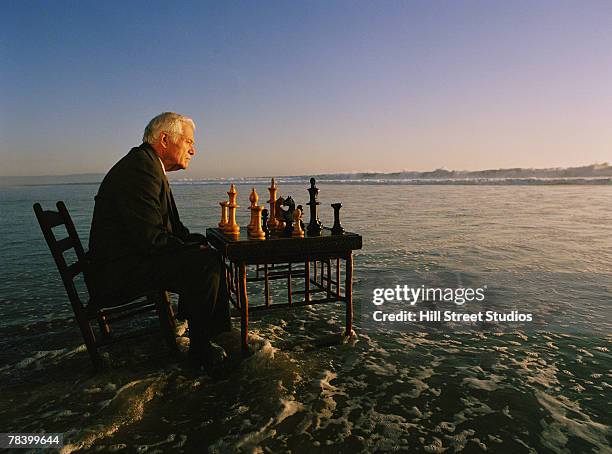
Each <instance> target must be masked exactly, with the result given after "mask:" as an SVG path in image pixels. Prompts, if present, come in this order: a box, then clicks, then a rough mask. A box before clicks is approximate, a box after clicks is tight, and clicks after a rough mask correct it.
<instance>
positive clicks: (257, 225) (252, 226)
mask: <svg viewBox="0 0 612 454" xmlns="http://www.w3.org/2000/svg"><path fill="white" fill-rule="evenodd" d="M249 200H250V201H251V206H250V207H249V210H251V222H250V223H249V225H248V227H247V232H248V235H249V238H251V239H259V240H263V239H264V238H265V237H266V234H265V232H264V231H263V230H262V229H261V210H263V207H262V206H260V205H257V201H258V200H259V196H258V195H257V191H255V188H253V189H252V190H251V195H250V196H249Z"/></svg>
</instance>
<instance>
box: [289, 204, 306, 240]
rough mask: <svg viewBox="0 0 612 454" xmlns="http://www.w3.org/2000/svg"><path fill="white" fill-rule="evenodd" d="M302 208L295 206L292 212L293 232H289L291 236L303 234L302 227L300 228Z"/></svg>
mask: <svg viewBox="0 0 612 454" xmlns="http://www.w3.org/2000/svg"><path fill="white" fill-rule="evenodd" d="M301 221H302V210H301V209H300V208H296V209H295V211H294V212H293V232H291V236H293V237H302V236H304V229H302V222H301Z"/></svg>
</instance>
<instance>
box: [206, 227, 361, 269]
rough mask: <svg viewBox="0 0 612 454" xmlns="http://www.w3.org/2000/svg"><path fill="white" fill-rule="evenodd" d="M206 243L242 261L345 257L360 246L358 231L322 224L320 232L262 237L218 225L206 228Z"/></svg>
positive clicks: (266, 261) (291, 260) (295, 260)
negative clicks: (336, 232) (340, 231)
mask: <svg viewBox="0 0 612 454" xmlns="http://www.w3.org/2000/svg"><path fill="white" fill-rule="evenodd" d="M206 237H207V238H208V241H209V243H210V244H211V245H212V246H213V247H214V248H215V249H217V250H219V251H220V252H221V253H222V254H223V255H224V256H225V257H227V258H229V259H230V260H235V261H244V262H246V263H273V262H278V263H282V262H297V261H300V260H306V259H307V258H312V259H315V258H324V257H345V256H347V255H349V254H350V253H351V252H352V251H353V250H355V249H361V247H362V238H361V235H358V234H356V233H351V232H344V233H343V234H341V235H333V234H332V233H331V230H330V229H328V228H324V229H323V231H322V232H321V235H318V236H308V234H306V235H305V236H304V237H289V236H281V235H279V234H276V233H273V234H272V235H271V236H270V238H266V239H263V240H257V239H250V238H249V237H248V235H247V230H246V227H243V228H241V229H240V235H239V236H237V237H236V236H230V235H226V234H224V233H223V232H222V231H221V230H220V229H218V228H209V229H206Z"/></svg>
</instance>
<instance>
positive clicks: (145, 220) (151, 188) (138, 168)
mask: <svg viewBox="0 0 612 454" xmlns="http://www.w3.org/2000/svg"><path fill="white" fill-rule="evenodd" d="M149 161H150V160H149V159H148V157H147V156H146V155H145V154H144V153H143V154H142V155H141V156H139V157H138V159H137V162H136V164H138V165H129V166H126V167H125V168H124V169H123V172H121V178H119V179H118V181H117V184H116V185H115V188H116V189H117V191H118V192H117V194H116V197H115V200H117V210H118V213H119V218H120V219H121V220H122V221H123V223H124V225H123V226H122V228H124V229H125V230H126V232H127V234H128V237H129V238H130V240H131V242H132V244H133V245H134V246H135V247H136V249H137V250H139V251H140V252H141V253H142V254H145V255H150V254H156V253H160V252H167V251H170V250H172V249H178V248H181V246H183V245H184V242H183V241H182V240H181V239H180V238H179V237H178V236H175V235H173V234H172V233H170V232H169V231H168V229H167V227H166V225H165V223H164V217H163V213H162V207H161V202H160V196H163V189H162V185H163V180H162V178H163V177H162V175H161V173H160V172H159V171H158V170H157V169H156V168H155V166H154V165H155V164H156V163H153V162H149Z"/></svg>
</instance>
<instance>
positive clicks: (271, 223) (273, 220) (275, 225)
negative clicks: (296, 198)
mask: <svg viewBox="0 0 612 454" xmlns="http://www.w3.org/2000/svg"><path fill="white" fill-rule="evenodd" d="M268 191H270V200H268V203H269V204H270V218H269V219H268V227H270V230H280V229H282V228H283V226H281V225H280V223H279V221H278V219H277V217H276V192H277V191H278V186H277V185H276V183H274V178H272V182H271V183H270V187H269V188H268Z"/></svg>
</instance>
